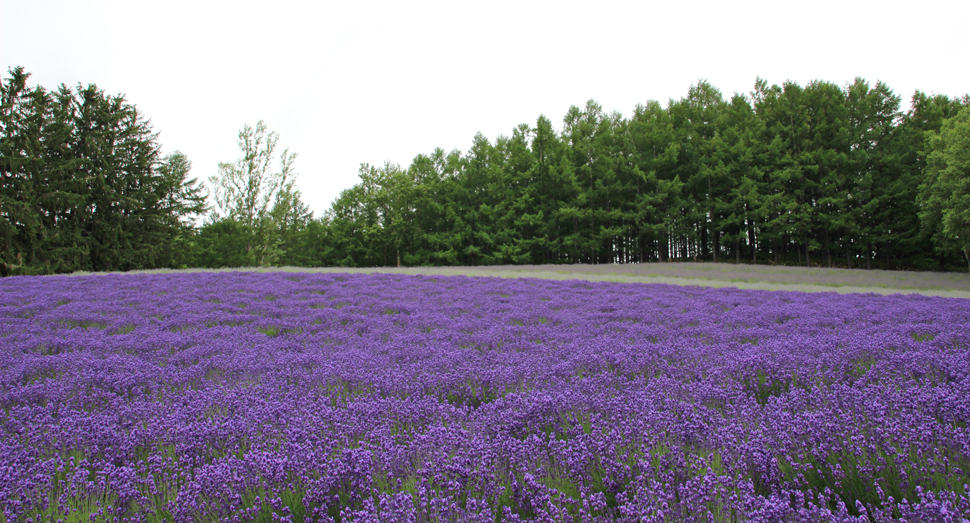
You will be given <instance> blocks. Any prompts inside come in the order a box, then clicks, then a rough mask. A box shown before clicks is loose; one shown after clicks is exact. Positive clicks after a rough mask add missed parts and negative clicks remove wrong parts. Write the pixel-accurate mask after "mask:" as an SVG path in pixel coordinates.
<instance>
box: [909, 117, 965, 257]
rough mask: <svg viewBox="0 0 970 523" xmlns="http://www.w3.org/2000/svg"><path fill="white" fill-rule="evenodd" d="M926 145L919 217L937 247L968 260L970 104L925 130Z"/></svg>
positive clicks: (920, 189)
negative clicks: (933, 129) (935, 130)
mask: <svg viewBox="0 0 970 523" xmlns="http://www.w3.org/2000/svg"><path fill="white" fill-rule="evenodd" d="M927 147H928V148H929V151H930V152H929V154H928V156H927V165H926V177H925V179H924V182H923V184H921V185H920V188H919V203H920V207H921V210H920V219H921V220H922V221H923V223H924V224H926V226H927V228H928V229H931V230H933V231H934V232H933V234H932V240H933V243H934V245H936V247H937V249H938V250H943V251H957V252H962V253H963V255H964V257H965V258H966V260H967V263H968V264H970V107H964V108H963V109H961V110H960V111H959V112H958V113H957V114H956V115H955V116H953V117H952V118H948V119H946V120H943V122H942V125H941V129H940V132H939V133H933V132H931V133H928V143H927Z"/></svg>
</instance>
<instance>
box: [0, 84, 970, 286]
mask: <svg viewBox="0 0 970 523" xmlns="http://www.w3.org/2000/svg"><path fill="white" fill-rule="evenodd" d="M28 77H29V75H28V74H27V73H26V72H24V70H23V68H15V69H11V70H10V71H9V77H8V78H6V79H4V80H3V82H2V83H0V176H2V183H3V185H2V189H0V272H2V274H4V275H9V274H50V273H61V272H72V271H77V270H84V271H115V270H132V269H146V268H162V267H172V268H187V267H210V268H218V267H242V266H280V265H293V266H348V267H366V266H388V265H402V266H403V265H406V266H413V265H487V264H527V263H528V264H544V263H553V264H561V263H591V264H602V263H637V262H649V261H677V260H690V261H715V262H718V261H719V262H724V261H731V262H735V263H762V264H768V263H771V264H789V265H795V264H798V265H814V266H829V267H835V266H838V267H849V268H866V269H869V268H884V269H915V270H963V268H964V267H966V266H967V265H968V264H970V254H968V251H970V97H967V96H964V97H963V98H961V99H953V98H949V97H947V96H944V95H927V94H925V93H922V92H919V91H917V92H916V93H915V94H913V96H912V98H911V99H910V107H909V109H908V110H907V111H906V112H903V110H902V108H901V97H900V96H899V95H896V94H895V93H894V92H893V91H892V90H891V89H890V88H889V87H888V86H886V85H884V84H882V83H876V84H875V85H871V84H869V83H868V82H866V81H865V80H862V79H858V78H857V79H856V80H855V81H854V82H853V83H851V84H846V85H843V86H839V85H837V84H834V83H830V82H825V81H815V82H811V83H809V84H808V85H804V86H802V85H798V84H797V83H793V82H785V83H784V84H782V85H769V84H768V83H767V82H766V81H765V80H762V79H758V80H757V81H756V83H755V85H754V89H753V91H752V92H751V93H750V94H749V95H741V94H735V95H734V96H731V97H730V98H729V99H725V97H724V96H723V95H722V93H721V92H720V91H719V90H717V89H716V88H715V87H714V86H713V85H710V84H709V83H707V82H705V81H701V82H699V83H698V84H697V85H696V86H692V87H691V88H690V89H689V90H688V92H687V94H686V96H685V97H683V98H681V99H680V100H670V101H669V102H668V104H667V105H666V106H663V105H661V104H660V103H659V102H656V101H650V102H648V103H646V104H645V105H638V106H637V107H636V108H635V109H634V111H633V114H632V116H630V117H629V118H624V117H623V116H622V115H621V114H619V113H609V114H607V113H605V112H604V111H603V110H602V108H601V107H600V105H598V104H597V103H596V102H594V101H592V100H591V101H589V102H587V103H586V104H585V106H583V107H576V106H573V107H570V108H569V110H568V112H567V113H566V116H565V118H564V120H563V122H562V129H561V130H557V129H556V128H555V127H554V126H553V123H552V122H551V121H550V120H549V119H548V118H546V117H544V116H539V117H538V119H537V120H536V122H535V124H534V125H528V124H521V125H519V126H517V127H515V128H514V129H513V130H512V133H511V135H509V136H499V137H498V138H497V139H496V140H495V141H494V143H493V142H491V141H490V140H488V139H487V138H486V137H484V136H482V135H481V134H478V135H476V136H475V137H474V138H473V139H472V144H471V147H470V149H469V150H468V151H467V152H465V153H462V152H459V151H457V150H456V151H451V152H446V151H443V150H441V149H435V150H434V151H433V152H432V153H430V154H428V155H418V156H417V157H415V158H414V160H413V161H412V162H411V164H410V165H409V166H407V167H406V168H405V167H401V166H399V165H396V164H392V163H385V164H384V165H381V166H372V165H368V164H362V165H361V167H360V171H359V177H360V181H359V182H358V183H357V184H356V185H354V186H353V187H351V188H348V189H346V190H344V191H343V192H342V193H341V194H340V196H339V197H338V198H337V199H336V200H335V201H334V202H333V204H332V205H331V208H330V209H329V210H328V211H327V212H326V213H325V214H324V215H323V216H320V217H314V216H313V215H312V214H311V213H310V212H308V210H307V206H306V205H305V204H304V203H303V201H302V198H303V195H302V194H301V193H300V191H299V190H298V189H296V185H295V180H296V173H295V171H294V168H293V162H294V160H295V158H296V155H295V154H294V153H292V152H290V151H288V150H284V151H282V152H279V153H278V152H277V149H278V147H277V144H278V141H279V136H278V135H277V134H276V133H274V132H270V131H269V130H268V129H267V128H266V126H265V125H264V124H263V123H262V122H259V123H257V124H256V125H255V126H254V127H253V126H249V125H246V126H245V127H244V128H243V129H242V131H240V133H239V147H240V158H239V159H238V160H236V161H234V162H227V163H222V164H220V165H219V168H218V172H217V174H216V175H214V176H212V177H210V178H209V180H208V182H209V183H208V184H204V183H203V182H202V181H200V180H199V179H197V178H192V177H191V175H190V173H191V162H190V161H189V159H188V158H187V157H186V156H185V155H183V154H181V153H179V152H175V153H173V154H170V155H168V156H165V157H162V156H161V153H160V150H161V148H160V145H159V144H158V139H157V138H158V137H157V134H156V133H154V132H153V130H152V128H151V125H150V123H149V122H148V120H147V119H146V118H145V116H144V115H142V114H141V113H140V112H139V111H138V110H137V108H136V107H135V106H134V105H132V104H130V103H128V102H127V101H126V100H125V99H124V97H122V96H110V95H106V94H105V93H104V92H103V91H101V90H99V89H98V88H97V87H96V86H94V85H90V86H87V87H82V86H80V85H79V86H77V88H76V89H72V88H68V87H67V86H63V85H62V86H60V87H59V88H58V89H57V90H56V91H48V90H46V89H45V88H43V87H41V86H36V87H33V88H30V87H28V86H27V80H28Z"/></svg>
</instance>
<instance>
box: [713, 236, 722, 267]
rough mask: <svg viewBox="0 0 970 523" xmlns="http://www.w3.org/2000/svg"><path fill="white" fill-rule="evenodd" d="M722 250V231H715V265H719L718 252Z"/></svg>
mask: <svg viewBox="0 0 970 523" xmlns="http://www.w3.org/2000/svg"><path fill="white" fill-rule="evenodd" d="M719 250H721V231H714V250H713V252H714V263H717V251H719Z"/></svg>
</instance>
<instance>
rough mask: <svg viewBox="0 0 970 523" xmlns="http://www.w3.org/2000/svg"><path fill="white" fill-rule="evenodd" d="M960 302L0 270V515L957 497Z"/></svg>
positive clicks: (629, 512)
mask: <svg viewBox="0 0 970 523" xmlns="http://www.w3.org/2000/svg"><path fill="white" fill-rule="evenodd" d="M968 348H970V300H961V299H952V298H930V297H924V296H917V295H908V296H901V295H892V296H875V295H859V294H848V295H839V294H835V293H820V294H807V293H796V292H767V291H750V290H749V291H741V290H736V289H712V288H702V287H677V286H668V285H642V284H618V283H589V282H581V281H575V280H573V281H570V280H566V281H547V280H538V279H510V280H505V279H497V278H468V277H461V276H451V277H441V276H439V277H427V276H404V275H391V274H356V275H346V274H344V275H341V274H293V273H262V274H260V273H237V272H227V273H192V274H188V273H186V274H164V275H159V274H155V275H151V274H142V275H106V276H84V277H66V276H62V277H16V278H6V279H3V280H0V408H2V410H0V509H2V515H0V522H4V523H5V522H27V521H29V522H32V523H36V522H39V521H64V522H71V521H76V522H82V521H83V522H98V521H105V522H107V521H145V522H160V521H180V522H182V521H184V522H189V521H227V522H229V521H236V522H247V521H295V522H299V521H342V522H351V521H353V522H377V521H382V522H399V521H400V522H410V521H416V522H444V521H449V522H465V521H468V522H482V523H485V522H497V521H503V522H515V521H543V522H545V521H561V522H587V521H590V522H592V521H629V522H688V521H691V522H694V521H696V522H708V521H711V522H734V521H764V522H776V521H792V522H795V521H798V522H802V521H804V522H816V521H832V522H836V521H838V522H842V521H871V522H875V521H880V522H882V521H908V522H930V521H940V522H944V521H945V522H966V521H967V518H970V487H968V486H967V485H968V484H970V427H968V422H970V349H968Z"/></svg>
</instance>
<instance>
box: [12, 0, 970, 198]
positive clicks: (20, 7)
mask: <svg viewBox="0 0 970 523" xmlns="http://www.w3.org/2000/svg"><path fill="white" fill-rule="evenodd" d="M967 20H970V2H967V1H966V0H953V1H936V0H924V1H922V2H898V1H854V0H841V1H828V0H822V1H814V2H786V1H781V0H775V1H749V2H729V1H707V0H704V1H693V2H674V1H665V2H655V1H640V2H609V1H598V2H567V1H555V2H529V1H526V0H519V1H489V2H482V1H479V2H461V1H458V0H453V1H445V2H426V1H413V2H409V1H394V2H369V1H356V2H355V1H344V2H329V1H318V2H311V1H289V0H276V1H272V2H270V1H262V2H247V1H240V0H234V1H207V0H191V1H182V0H166V1H153V2H147V1H138V0H124V1H86V0H65V1H48V0H0V67H2V71H0V75H2V76H3V77H4V78H7V77H8V74H7V69H8V68H10V67H13V66H17V65H22V66H24V68H25V69H26V70H27V71H28V72H30V73H31V74H32V76H31V80H30V85H36V84H40V85H43V86H45V87H47V88H49V89H52V88H55V87H57V86H58V85H60V84H61V83H66V84H68V85H69V86H76V85H77V84H78V83H82V84H85V85H87V84H89V83H94V84H97V85H98V87H100V88H102V89H104V90H105V91H106V92H107V93H109V94H124V95H125V96H126V98H127V100H128V101H129V102H130V103H133V104H135V105H136V106H138V108H139V109H140V110H141V112H142V113H143V114H144V115H145V116H147V117H148V118H150V119H151V121H152V124H153V126H154V129H155V131H158V132H159V133H160V135H159V141H160V143H161V144H162V147H163V153H165V154H167V153H169V152H172V151H174V150H176V149H179V150H181V151H183V152H185V153H186V154H187V155H188V157H189V159H190V160H191V161H192V164H193V170H192V174H193V175H194V176H198V177H200V178H202V179H207V178H208V177H209V176H210V175H213V174H215V173H216V170H217V164H218V162H220V161H234V160H235V159H237V158H238V157H239V155H240V154H239V149H238V147H237V144H236V141H237V135H238V132H239V130H240V129H241V128H242V126H243V124H244V123H249V124H255V123H256V122H257V121H258V120H264V121H265V122H266V124H267V126H268V127H269V129H271V130H275V131H277V132H278V133H279V135H280V145H281V146H283V147H289V148H290V150H292V151H295V152H297V153H298V154H299V157H298V158H297V161H296V164H295V167H296V170H297V172H298V173H299V178H298V185H299V187H300V188H301V189H302V191H303V195H304V201H306V202H307V203H308V204H309V205H310V208H311V209H312V210H313V211H314V212H315V214H316V215H317V216H319V215H320V214H322V213H323V212H324V211H325V210H326V209H328V208H329V206H330V203H331V202H332V201H333V199H334V198H336V197H337V195H338V194H339V193H340V191H341V190H343V189H346V188H348V187H350V186H352V185H353V184H354V183H356V182H357V170H358V167H359V165H360V163H362V162H367V163H371V164H382V163H383V162H384V161H385V160H390V161H392V162H395V163H399V164H401V165H402V166H403V167H406V166H407V165H409V164H410V162H411V160H412V159H413V158H414V156H415V155H417V154H420V153H425V154H427V153H431V152H432V151H433V150H434V149H435V147H441V148H443V149H445V150H446V151H449V150H451V149H456V148H457V149H459V150H461V151H467V150H468V149H469V148H470V146H471V142H472V137H473V136H474V135H475V133H476V132H479V131H480V132H482V133H483V134H484V135H485V136H487V137H488V138H489V139H491V140H493V141H494V139H495V138H496V137H497V136H498V135H500V134H506V135H508V134H511V132H512V129H513V128H514V127H515V126H516V125H517V124H519V123H529V124H533V125H534V124H535V120H536V118H537V117H538V116H539V115H540V114H545V115H546V116H547V117H549V118H550V119H551V120H552V121H553V123H554V124H555V125H556V127H557V129H560V130H561V128H562V117H563V115H564V114H565V113H566V110H567V109H568V108H569V106H570V105H578V106H582V105H583V104H585V102H586V101H587V100H589V99H594V100H596V101H598V102H599V103H600V104H601V105H602V106H603V109H604V110H606V111H607V112H612V111H619V112H621V113H622V114H623V115H624V116H627V117H628V116H629V115H630V114H631V113H632V111H633V109H634V107H635V106H636V104H637V103H644V102H646V101H648V100H659V101H661V103H663V104H664V105H666V103H667V100H669V99H671V98H673V99H679V98H681V97H683V96H685V95H686V94H687V90H688V88H689V87H690V86H691V85H692V84H696V83H697V81H698V80H699V79H701V78H704V79H707V80H708V81H709V82H711V83H712V84H713V85H714V86H716V87H718V88H719V89H720V90H721V91H722V92H723V93H724V95H725V97H729V96H730V95H731V94H732V93H734V92H741V93H748V92H749V91H750V90H751V88H752V86H753V85H754V82H755V79H756V77H757V76H759V75H760V76H761V77H762V78H765V79H766V80H767V81H768V82H769V83H772V84H774V83H777V84H781V83H782V82H784V81H785V80H789V79H790V80H793V81H796V82H799V83H801V84H805V83H807V82H808V81H811V80H814V79H819V80H827V81H831V82H835V83H837V84H845V83H847V82H851V81H852V80H853V79H854V78H855V77H857V76H861V77H863V78H865V79H866V80H869V81H870V82H871V83H873V84H874V83H875V82H876V80H882V81H883V82H885V83H887V84H888V85H889V86H890V87H892V88H893V89H894V90H895V92H896V93H897V94H900V95H902V97H903V107H904V108H908V107H909V98H910V97H911V95H912V94H913V92H914V91H915V90H916V89H919V90H922V91H924V92H928V93H930V92H931V93H939V94H946V95H949V96H961V95H963V94H965V93H967V92H970V72H968V69H967V64H968V63H970V60H968V59H970V31H968V30H967V26H966V23H967Z"/></svg>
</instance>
